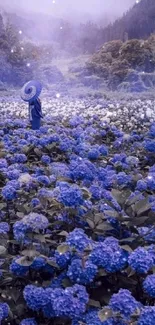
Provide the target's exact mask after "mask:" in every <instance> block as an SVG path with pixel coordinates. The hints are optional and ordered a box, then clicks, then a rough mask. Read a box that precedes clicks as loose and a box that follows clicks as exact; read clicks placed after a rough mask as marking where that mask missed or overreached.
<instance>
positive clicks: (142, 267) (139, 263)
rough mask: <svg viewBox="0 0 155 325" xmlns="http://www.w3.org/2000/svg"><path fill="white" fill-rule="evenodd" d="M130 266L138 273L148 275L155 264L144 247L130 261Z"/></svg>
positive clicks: (139, 248)
mask: <svg viewBox="0 0 155 325" xmlns="http://www.w3.org/2000/svg"><path fill="white" fill-rule="evenodd" d="M128 263H129V265H130V266H131V267H132V268H133V270H135V271H136V272H137V273H142V274H143V273H147V272H148V271H149V270H150V269H151V267H152V266H153V264H154V261H153V257H152V255H151V254H150V253H149V252H148V251H147V250H145V249H144V248H143V247H138V248H137V249H136V250H135V251H133V252H132V253H131V255H130V256H129V259H128Z"/></svg>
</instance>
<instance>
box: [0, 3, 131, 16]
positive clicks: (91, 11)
mask: <svg viewBox="0 0 155 325" xmlns="http://www.w3.org/2000/svg"><path fill="white" fill-rule="evenodd" d="M116 2H117V5H116ZM134 3H135V0H108V1H107V0H89V1H88V0H74V4H73V0H53V1H52V0H45V1H44V2H43V1H42V0H27V1H25V0H5V4H4V1H2V0H0V5H1V6H2V7H3V8H4V9H5V10H6V11H10V10H11V11H12V12H14V11H16V12H17V13H18V12H20V11H24V12H27V13H30V12H33V13H34V12H36V13H45V14H50V15H53V16H55V17H61V18H62V17H63V16H64V17H66V16H67V17H68V16H70V15H72V14H73V13H74V14H75V13H76V14H77V16H78V17H80V15H81V18H82V17H83V16H89V17H90V18H94V19H95V18H98V17H101V16H102V14H109V15H110V14H112V15H113V16H119V15H122V14H123V13H124V12H126V11H127V10H128V9H129V8H130V7H132V6H133V5H134Z"/></svg>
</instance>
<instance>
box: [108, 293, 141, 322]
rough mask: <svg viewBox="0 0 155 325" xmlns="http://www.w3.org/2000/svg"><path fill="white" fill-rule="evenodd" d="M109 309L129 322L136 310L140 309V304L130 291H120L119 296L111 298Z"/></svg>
mask: <svg viewBox="0 0 155 325" xmlns="http://www.w3.org/2000/svg"><path fill="white" fill-rule="evenodd" d="M109 307H110V308H111V309H112V310H113V311H114V312H118V313H120V314H121V315H122V316H123V317H124V318H125V319H128V320H129V319H130V317H131V316H132V315H133V314H134V313H135V311H136V309H137V308H139V307H140V303H139V302H137V301H136V299H135V298H134V297H133V296H132V295H131V292H130V291H129V290H125V289H120V290H119V292H118V293H117V294H114V295H113V296H112V297H111V299H110V302H109Z"/></svg>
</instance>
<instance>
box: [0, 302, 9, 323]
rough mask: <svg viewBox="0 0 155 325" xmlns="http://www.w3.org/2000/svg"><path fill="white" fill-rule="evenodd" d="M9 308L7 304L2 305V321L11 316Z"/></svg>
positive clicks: (0, 307)
mask: <svg viewBox="0 0 155 325" xmlns="http://www.w3.org/2000/svg"><path fill="white" fill-rule="evenodd" d="M9 310H10V308H9V306H8V304H6V303H0V320H2V319H5V318H7V317H8V316H9Z"/></svg>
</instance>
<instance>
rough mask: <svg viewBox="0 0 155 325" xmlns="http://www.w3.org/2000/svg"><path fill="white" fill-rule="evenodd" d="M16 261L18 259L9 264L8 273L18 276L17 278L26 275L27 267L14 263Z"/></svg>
mask: <svg viewBox="0 0 155 325" xmlns="http://www.w3.org/2000/svg"><path fill="white" fill-rule="evenodd" d="M16 259H18V258H15V259H14V260H13V261H12V263H11V264H10V272H12V273H13V274H15V275H19V276H23V275H26V274H27V272H28V270H29V267H28V266H23V265H20V264H18V263H16Z"/></svg>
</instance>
